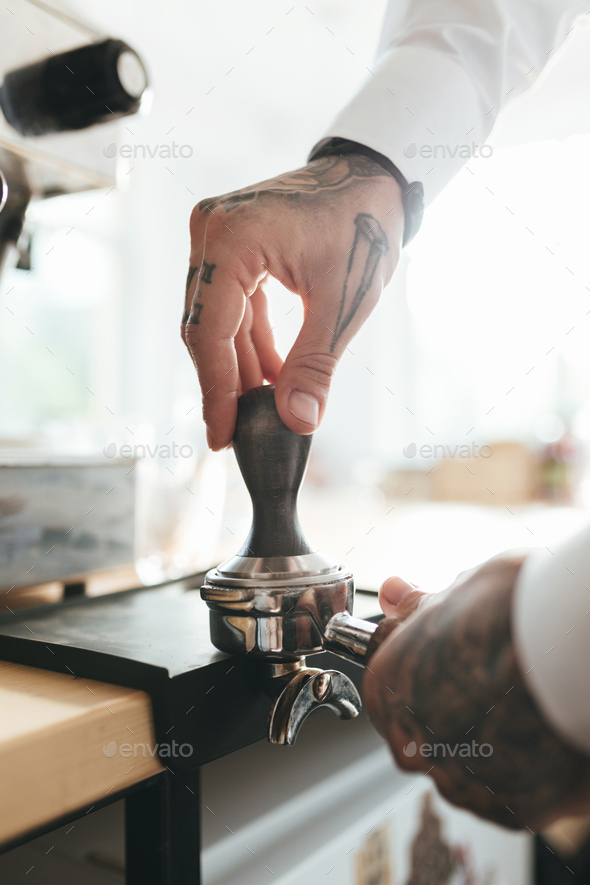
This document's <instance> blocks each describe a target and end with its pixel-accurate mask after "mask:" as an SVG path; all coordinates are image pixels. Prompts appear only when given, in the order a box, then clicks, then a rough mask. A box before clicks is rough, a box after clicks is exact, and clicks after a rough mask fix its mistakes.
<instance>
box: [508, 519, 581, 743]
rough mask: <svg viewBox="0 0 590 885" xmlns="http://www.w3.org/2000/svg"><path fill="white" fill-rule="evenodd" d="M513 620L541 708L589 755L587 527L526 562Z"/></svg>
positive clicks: (520, 652)
mask: <svg viewBox="0 0 590 885" xmlns="http://www.w3.org/2000/svg"><path fill="white" fill-rule="evenodd" d="M512 624H513V637H514V643H515V647H516V652H517V655H518V658H519V663H520V666H521V669H522V672H523V674H524V678H525V681H526V683H527V684H528V687H529V689H530V691H531V694H532V695H533V697H534V698H535V700H536V701H537V704H538V705H539V707H540V709H541V711H542V712H543V714H544V715H545V717H546V719H547V720H548V722H550V723H551V725H552V726H553V727H554V729H555V730H556V731H557V732H558V733H559V734H561V736H562V737H563V738H564V739H565V740H567V741H568V742H569V743H570V744H572V745H573V746H575V747H577V748H578V749H580V750H582V751H584V752H586V753H590V527H588V528H586V529H585V530H584V531H582V532H580V534H578V535H576V536H574V537H573V538H571V539H570V540H569V541H567V542H566V543H564V544H562V545H560V546H559V547H555V548H554V549H553V548H551V549H545V550H544V551H542V552H538V553H534V554H532V555H531V556H530V557H529V558H528V559H527V560H525V563H524V565H523V567H522V569H521V571H520V575H519V578H518V581H517V584H516V588H515V596H514V609H513V620H512Z"/></svg>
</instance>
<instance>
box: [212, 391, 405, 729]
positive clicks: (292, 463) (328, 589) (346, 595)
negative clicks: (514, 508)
mask: <svg viewBox="0 0 590 885" xmlns="http://www.w3.org/2000/svg"><path fill="white" fill-rule="evenodd" d="M274 392H275V389H274V386H263V387H256V388H254V389H252V390H249V391H248V392H247V393H245V394H243V395H242V396H241V397H240V398H239V400H238V417H237V423H236V430H235V434H234V438H233V449H234V452H235V455H236V459H237V462H238V465H239V467H240V470H241V472H242V476H243V478H244V481H245V483H246V486H247V487H248V491H249V493H250V497H251V499H252V508H253V518H252V526H251V528H250V532H249V534H248V537H247V539H246V541H245V542H244V544H243V546H242V547H241V548H240V550H239V551H238V553H237V554H236V555H235V556H233V557H231V558H230V559H228V560H226V561H225V562H223V563H222V564H221V565H219V566H218V567H217V568H215V569H212V570H211V571H209V572H208V573H207V576H206V579H205V583H204V584H203V586H202V587H201V596H202V598H203V599H204V600H205V601H206V602H207V605H208V606H209V610H210V611H209V624H210V631H211V641H212V643H213V645H214V646H215V647H216V648H218V649H220V650H221V651H224V652H227V653H228V654H232V655H243V656H250V658H251V659H256V660H258V661H260V662H261V664H262V666H263V667H265V670H266V676H267V678H270V679H271V680H275V681H276V686H277V687H276V699H275V701H274V704H273V706H272V709H271V715H270V721H269V740H270V741H271V743H275V744H293V743H294V742H295V738H296V737H297V733H298V731H299V729H300V727H301V725H302V723H303V721H304V720H305V718H306V717H307V716H308V715H309V714H310V713H311V712H312V711H313V710H315V709H316V708H317V707H320V706H324V707H329V708H330V709H332V710H333V711H334V712H335V713H336V714H337V715H338V716H339V717H340V718H341V719H352V718H354V717H355V716H358V714H359V712H360V710H361V699H360V695H359V692H358V691H357V689H356V687H355V685H354V683H353V682H352V680H351V679H350V678H349V677H348V676H347V675H345V674H344V673H341V672H340V671H339V670H322V669H318V668H313V667H308V666H307V665H306V660H305V659H306V655H312V654H317V653H318V652H323V651H330V652H333V653H334V654H336V655H338V656H340V657H342V658H345V659H346V660H349V661H352V662H354V663H355V664H358V665H360V666H361V667H363V666H365V665H366V663H367V661H368V659H369V658H370V656H371V654H372V653H373V652H374V651H375V649H376V648H377V645H378V644H379V642H380V641H381V639H382V638H383V637H384V636H385V635H387V632H389V630H390V629H392V628H393V626H394V625H395V619H394V618H389V619H386V620H385V621H382V622H381V623H380V624H379V625H378V624H377V623H375V622H373V621H364V620H361V619H359V618H355V617H353V615H352V610H353V602H354V578H353V575H352V573H351V572H350V571H349V570H348V569H347V568H346V567H345V566H343V565H340V564H339V563H337V562H335V561H334V560H333V559H331V558H330V557H328V556H326V555H324V554H323V553H320V552H319V551H317V550H316V549H315V548H314V547H313V546H312V545H311V544H310V543H309V541H308V540H307V538H306V537H305V535H304V533H303V530H302V528H301V526H300V524H299V518H298V516H297V496H298V493H299V488H300V486H301V483H302V481H303V477H304V474H305V470H306V467H307V461H308V458H309V453H310V448H311V441H312V437H311V435H310V436H300V435H299V434H296V433H294V432H293V431H292V430H289V428H288V427H286V425H285V424H283V422H282V421H281V418H280V417H279V414H278V412H277V409H276V405H275V398H274Z"/></svg>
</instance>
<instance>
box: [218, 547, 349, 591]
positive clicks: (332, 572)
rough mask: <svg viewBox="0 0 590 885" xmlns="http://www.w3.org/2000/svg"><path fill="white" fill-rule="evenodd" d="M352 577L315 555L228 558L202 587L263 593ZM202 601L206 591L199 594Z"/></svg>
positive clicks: (334, 564)
mask: <svg viewBox="0 0 590 885" xmlns="http://www.w3.org/2000/svg"><path fill="white" fill-rule="evenodd" d="M351 577H352V573H351V572H350V571H349V570H348V569H346V568H345V567H343V566H342V565H339V564H338V563H337V562H336V561H335V560H333V559H331V558H329V557H327V556H325V555H324V554H323V553H320V552H318V551H316V552H314V553H306V554H302V555H301V556H271V557H254V556H232V557H231V558H230V559H227V560H226V561H225V562H223V563H222V564H221V565H219V566H217V568H214V569H211V570H210V571H209V572H207V576H206V579H205V584H206V585H212V586H213V587H219V588H224V587H225V588H228V590H229V589H234V588H235V589H238V588H243V589H244V590H253V589H256V588H258V589H259V590H260V592H261V593H265V592H266V591H267V590H268V589H270V588H280V587H285V588H286V589H288V590H292V589H295V588H302V587H313V586H317V585H320V584H333V583H337V582H339V581H344V580H347V579H349V578H351ZM203 597H204V598H205V599H206V598H207V596H206V591H205V593H204V594H203Z"/></svg>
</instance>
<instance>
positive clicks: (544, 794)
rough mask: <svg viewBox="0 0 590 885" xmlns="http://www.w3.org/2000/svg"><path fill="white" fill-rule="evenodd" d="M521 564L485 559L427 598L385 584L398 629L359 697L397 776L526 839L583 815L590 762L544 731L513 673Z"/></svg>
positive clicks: (396, 583) (589, 800) (588, 803)
mask: <svg viewBox="0 0 590 885" xmlns="http://www.w3.org/2000/svg"><path fill="white" fill-rule="evenodd" d="M521 564H522V558H521V557H518V558H517V557H514V556H513V557H509V556H504V557H498V558H496V559H492V560H490V561H489V562H487V563H485V564H484V565H483V566H481V567H480V568H478V569H476V570H474V571H472V572H469V573H467V574H465V575H462V576H460V577H459V579H458V580H457V581H456V582H455V584H453V585H452V587H450V588H449V590H447V591H446V592H445V593H444V594H440V595H438V596H432V597H430V596H428V594H424V593H422V592H421V591H419V590H417V589H416V588H414V587H412V586H410V585H408V584H406V583H405V582H403V581H401V580H400V579H399V578H390V579H389V580H388V581H386V582H385V584H384V585H383V587H382V588H381V604H382V608H383V610H384V611H385V613H386V614H387V615H394V616H397V618H398V619H399V620H400V621H401V624H400V626H399V627H397V629H396V630H394V631H393V632H392V633H390V635H389V636H388V637H387V638H386V639H384V641H383V643H382V644H381V645H380V646H379V647H378V649H377V651H376V652H375V654H374V656H373V657H372V658H371V659H370V661H369V667H370V670H369V669H367V671H366V675H365V684H364V693H365V702H366V705H367V708H368V711H369V714H370V715H371V717H372V719H373V721H374V723H375V725H376V727H377V728H378V730H379V732H380V733H381V734H382V735H383V737H385V738H386V740H387V741H388V743H389V744H390V747H391V749H392V750H393V754H394V756H395V759H396V761H397V763H398V764H399V765H400V766H401V767H402V768H404V769H406V770H410V771H420V772H426V773H428V774H430V776H431V777H432V778H433V779H434V781H435V782H436V784H437V786H438V788H439V790H440V792H441V793H442V794H443V796H445V798H446V799H448V800H449V801H450V802H452V803H453V804H455V805H458V806H460V807H461V808H466V809H468V810H470V811H473V812H475V813H476V814H478V815H480V816H481V817H484V818H487V819H488V820H492V821H494V822H495V823H499V824H502V825H504V826H506V827H510V828H513V829H518V828H524V827H528V828H529V829H530V830H533V831H534V830H536V829H538V828H539V827H540V826H543V825H545V824H547V823H549V822H550V821H552V820H555V819H556V818H558V817H563V816H564V815H566V814H578V813H582V812H584V811H588V810H589V809H590V757H589V756H586V755H585V754H583V753H579V752H578V751H577V750H575V749H573V748H572V747H570V746H569V745H568V744H567V743H566V742H565V741H563V740H562V739H561V738H560V737H559V736H558V735H557V734H556V733H555V732H554V731H553V729H552V728H551V727H550V726H549V725H548V723H547V722H546V721H545V719H544V717H543V714H542V713H541V712H540V711H539V709H538V708H537V706H536V703H535V701H534V700H533V698H532V696H531V695H530V694H529V691H528V689H527V687H526V684H525V682H524V679H523V675H522V673H521V671H520V667H519V663H518V659H517V656H516V653H515V650H514V648H513V645H512V638H511V602H512V596H513V589H514V583H515V580H516V577H517V575H518V571H519V569H520V567H521ZM406 618H407V620H405V619H406ZM486 745H487V746H486Z"/></svg>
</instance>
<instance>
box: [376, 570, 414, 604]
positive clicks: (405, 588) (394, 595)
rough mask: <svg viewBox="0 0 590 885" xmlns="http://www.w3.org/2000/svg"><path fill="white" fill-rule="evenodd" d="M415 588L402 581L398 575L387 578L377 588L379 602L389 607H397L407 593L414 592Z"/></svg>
mask: <svg viewBox="0 0 590 885" xmlns="http://www.w3.org/2000/svg"><path fill="white" fill-rule="evenodd" d="M415 589H416V588H415V586H414V585H413V584H410V583H409V582H408V581H404V579H403V578H400V577H399V576H398V575H393V576H392V577H390V578H387V579H386V580H385V581H383V583H382V584H381V587H380V588H379V601H380V602H381V603H387V604H388V605H391V606H398V605H399V604H400V602H401V601H402V599H403V598H404V596H405V595H406V594H407V593H411V592H412V590H415Z"/></svg>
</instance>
